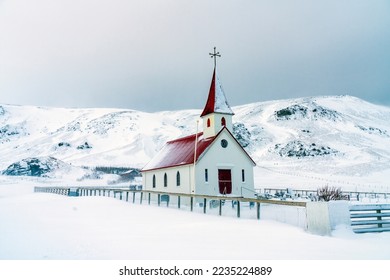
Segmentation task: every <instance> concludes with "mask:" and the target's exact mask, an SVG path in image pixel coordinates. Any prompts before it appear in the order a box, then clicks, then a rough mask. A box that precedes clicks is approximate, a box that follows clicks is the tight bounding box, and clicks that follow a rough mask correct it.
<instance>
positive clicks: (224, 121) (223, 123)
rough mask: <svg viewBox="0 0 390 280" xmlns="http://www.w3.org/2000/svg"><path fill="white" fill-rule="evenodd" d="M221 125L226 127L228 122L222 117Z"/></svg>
mask: <svg viewBox="0 0 390 280" xmlns="http://www.w3.org/2000/svg"><path fill="white" fill-rule="evenodd" d="M221 125H222V126H226V120H225V118H224V117H222V119H221Z"/></svg>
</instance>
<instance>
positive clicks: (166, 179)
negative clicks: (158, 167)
mask: <svg viewBox="0 0 390 280" xmlns="http://www.w3.org/2000/svg"><path fill="white" fill-rule="evenodd" d="M164 187H168V176H167V173H164Z"/></svg>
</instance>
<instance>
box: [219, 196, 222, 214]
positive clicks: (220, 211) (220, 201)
mask: <svg viewBox="0 0 390 280" xmlns="http://www.w3.org/2000/svg"><path fill="white" fill-rule="evenodd" d="M219 215H220V216H222V199H220V200H219Z"/></svg>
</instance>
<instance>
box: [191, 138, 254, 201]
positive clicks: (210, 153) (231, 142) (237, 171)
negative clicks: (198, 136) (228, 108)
mask: <svg viewBox="0 0 390 280" xmlns="http://www.w3.org/2000/svg"><path fill="white" fill-rule="evenodd" d="M222 139H225V140H227V141H228V145H227V147H226V148H223V147H222V146H221V140H222ZM205 169H207V172H208V182H206V180H205ZM218 169H230V170H231V175H232V194H231V196H244V197H254V181H253V164H252V161H251V160H250V159H249V158H248V157H247V156H246V154H245V153H244V152H243V151H242V149H241V147H240V146H239V144H238V143H237V142H236V141H235V139H234V138H233V137H232V136H231V135H230V133H228V132H227V131H222V133H221V134H220V135H219V136H218V138H217V139H216V140H215V142H214V143H213V145H212V146H211V147H210V148H209V149H208V150H207V153H205V154H204V156H203V157H202V158H201V159H200V160H199V161H198V164H197V165H196V193H197V194H207V195H220V193H219V185H218ZM243 169H244V170H245V180H244V181H242V170H243Z"/></svg>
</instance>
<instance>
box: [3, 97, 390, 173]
mask: <svg viewBox="0 0 390 280" xmlns="http://www.w3.org/2000/svg"><path fill="white" fill-rule="evenodd" d="M233 111H234V112H235V116H234V118H233V122H234V129H233V134H234V135H235V136H236V138H237V139H238V140H239V142H240V143H241V145H242V146H243V147H245V149H246V150H247V151H248V153H249V154H250V155H251V156H252V157H253V159H254V160H255V161H256V162H257V164H258V166H259V167H260V168H262V167H264V168H271V167H272V168H274V169H275V168H278V169H280V170H284V171H286V172H287V171H291V170H298V171H300V172H314V173H317V174H321V173H326V174H343V175H350V176H361V175H365V174H373V173H375V172H381V171H383V170H390V148H389V147H390V123H389V121H388V120H389V119H390V108H388V107H382V106H377V105H374V104H371V103H368V102H365V101H363V100H361V99H358V98H355V97H351V96H329V97H313V98H301V99H291V100H279V101H270V102H261V103H253V104H248V105H243V106H238V107H233ZM199 114H200V110H183V111H174V112H157V113H145V112H140V111H134V110H120V109H101V108H97V109H65V108H43V107H31V106H12V105H0V170H2V171H4V170H6V169H7V168H8V167H9V166H10V165H11V164H14V163H15V162H18V161H22V160H24V159H27V158H33V157H53V158H55V159H58V160H61V161H63V162H65V163H67V164H72V165H73V166H89V167H94V166H116V167H138V168H140V167H142V166H143V165H144V164H146V163H147V162H148V161H149V160H150V159H151V158H152V157H153V156H154V155H155V154H156V153H157V151H158V150H159V149H160V148H161V147H162V146H163V145H164V143H165V142H166V141H168V140H171V139H175V138H177V137H180V136H184V135H188V134H192V133H195V131H196V120H197V119H198V117H199ZM201 127H202V126H201V124H199V129H201Z"/></svg>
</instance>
